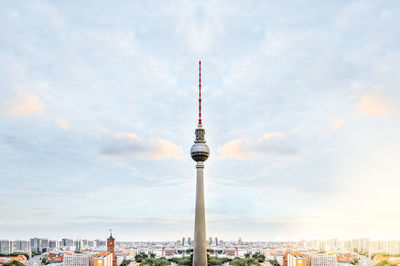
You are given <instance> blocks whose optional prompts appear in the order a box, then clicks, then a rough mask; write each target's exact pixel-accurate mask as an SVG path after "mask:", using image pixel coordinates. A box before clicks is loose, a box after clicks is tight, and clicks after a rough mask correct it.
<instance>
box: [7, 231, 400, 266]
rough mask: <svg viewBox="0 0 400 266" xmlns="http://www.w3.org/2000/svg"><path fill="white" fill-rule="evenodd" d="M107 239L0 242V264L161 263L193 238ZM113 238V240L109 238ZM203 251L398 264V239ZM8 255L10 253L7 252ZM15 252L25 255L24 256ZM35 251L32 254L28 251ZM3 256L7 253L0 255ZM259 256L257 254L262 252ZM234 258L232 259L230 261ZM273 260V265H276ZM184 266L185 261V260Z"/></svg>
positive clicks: (240, 244) (288, 261) (282, 260)
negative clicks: (152, 240) (145, 259)
mask: <svg viewBox="0 0 400 266" xmlns="http://www.w3.org/2000/svg"><path fill="white" fill-rule="evenodd" d="M109 239H110V238H108V239H95V240H87V239H76V240H74V239H72V238H63V239H60V240H51V239H47V238H37V237H35V238H31V239H30V240H14V241H12V240H1V241H0V251H1V254H2V256H4V257H1V258H0V263H6V262H9V261H10V260H12V259H13V258H14V259H15V260H17V261H19V262H21V263H24V264H25V265H29V266H41V265H51V266H59V265H65V266H77V265H79V266H84V265H106V266H107V265H108V266H111V265H113V260H114V259H116V262H115V263H116V264H117V265H139V264H140V263H141V260H143V258H142V257H143V256H148V257H149V258H154V259H160V261H165V264H160V265H166V263H167V262H169V263H173V262H179V260H182V259H184V258H188V257H190V256H191V254H192V253H193V238H192V237H182V238H181V239H178V240H176V241H164V242H120V241H118V240H117V239H116V241H115V247H114V246H111V247H110V246H109V243H108V242H109V241H110V240H109ZM112 239H113V238H112ZM207 245H208V251H209V254H210V256H211V257H215V258H216V259H225V260H226V261H227V262H229V261H231V262H235V260H237V262H236V264H234V265H241V264H240V262H239V258H240V259H246V258H252V257H256V258H257V259H258V260H260V261H259V263H260V265H268V266H276V265H278V264H279V265H283V266H334V265H335V266H336V265H338V266H346V265H348V266H351V265H368V266H369V265H375V264H378V263H380V262H382V261H385V260H386V261H389V262H391V263H394V264H399V263H400V241H399V240H391V241H386V240H370V239H366V238H362V239H351V240H339V239H328V240H301V241H296V242H249V241H245V240H242V239H241V238H238V240H236V241H227V240H222V239H219V238H218V237H209V239H208V243H207ZM10 254H13V257H12V256H10ZM18 254H27V255H28V258H26V257H25V256H21V255H18ZM35 254H36V255H37V256H33V257H32V255H35ZM5 255H8V256H5ZM261 255H262V256H261ZM235 258H236V259H235ZM277 263H278V264H277ZM183 265H187V264H186V263H184V264H183Z"/></svg>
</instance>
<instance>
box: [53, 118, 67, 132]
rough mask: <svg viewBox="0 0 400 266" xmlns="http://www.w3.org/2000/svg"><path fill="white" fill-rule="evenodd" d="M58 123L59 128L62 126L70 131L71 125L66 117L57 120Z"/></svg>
mask: <svg viewBox="0 0 400 266" xmlns="http://www.w3.org/2000/svg"><path fill="white" fill-rule="evenodd" d="M56 124H57V126H58V127H59V128H61V129H62V130H64V131H68V130H70V129H71V128H70V126H69V123H68V121H67V120H65V119H58V120H56Z"/></svg>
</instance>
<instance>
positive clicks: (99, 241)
mask: <svg viewBox="0 0 400 266" xmlns="http://www.w3.org/2000/svg"><path fill="white" fill-rule="evenodd" d="M94 242H95V244H96V247H101V246H105V245H106V241H104V240H100V239H96V240H95V241H94Z"/></svg>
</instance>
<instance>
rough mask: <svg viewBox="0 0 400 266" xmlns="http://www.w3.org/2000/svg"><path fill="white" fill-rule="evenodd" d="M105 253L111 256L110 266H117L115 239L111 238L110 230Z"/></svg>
mask: <svg viewBox="0 0 400 266" xmlns="http://www.w3.org/2000/svg"><path fill="white" fill-rule="evenodd" d="M107 251H108V252H110V253H112V256H113V263H112V266H118V265H117V264H118V263H117V256H116V255H115V238H113V236H112V231H111V230H110V237H109V238H107Z"/></svg>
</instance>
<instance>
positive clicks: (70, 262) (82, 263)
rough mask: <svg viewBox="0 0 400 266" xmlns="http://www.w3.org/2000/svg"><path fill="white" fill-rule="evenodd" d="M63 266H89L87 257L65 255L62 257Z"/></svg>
mask: <svg viewBox="0 0 400 266" xmlns="http://www.w3.org/2000/svg"><path fill="white" fill-rule="evenodd" d="M63 265H64V266H89V255H87V254H66V255H64V262H63Z"/></svg>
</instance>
